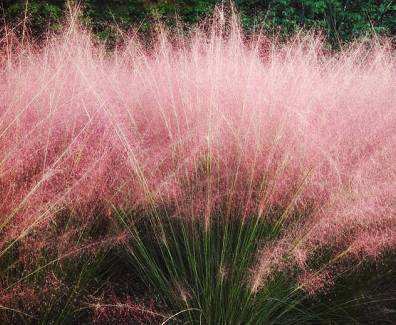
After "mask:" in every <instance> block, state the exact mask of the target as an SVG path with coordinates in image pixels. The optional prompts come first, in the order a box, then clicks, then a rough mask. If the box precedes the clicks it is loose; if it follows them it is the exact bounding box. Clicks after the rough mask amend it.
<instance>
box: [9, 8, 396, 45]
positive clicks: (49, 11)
mask: <svg viewBox="0 0 396 325" xmlns="http://www.w3.org/2000/svg"><path fill="white" fill-rule="evenodd" d="M76 2H78V3H80V4H81V5H82V8H83V20H84V21H85V22H86V23H87V24H88V25H89V26H90V27H91V28H92V29H93V30H94V31H95V33H96V34H97V35H98V36H99V37H100V38H102V39H106V40H108V41H110V42H114V41H115V40H116V39H117V36H118V31H119V30H122V31H125V30H128V29H129V28H130V27H131V26H135V27H138V28H139V29H140V31H142V32H147V31H149V30H150V29H151V27H152V26H153V22H154V21H155V20H158V19H161V20H162V21H164V22H166V23H167V24H168V25H170V26H172V25H174V24H175V21H176V19H175V18H176V17H178V19H179V20H180V21H182V22H183V23H185V24H186V25H187V26H189V25H193V24H194V23H196V22H198V21H199V20H200V19H201V18H203V17H207V16H209V15H210V14H211V13H212V11H213V9H214V7H215V6H216V5H219V4H221V3H222V1H218V0H210V1H200V0H183V1H169V0H168V1H164V0H160V1H143V0H111V1H104V0H85V1H69V3H76ZM225 3H228V2H227V1H225ZM66 4H67V1H65V0H52V1H40V0H30V1H25V0H20V1H14V0H5V1H3V4H2V7H3V8H2V9H3V16H4V18H5V20H6V21H8V22H13V23H16V22H18V21H20V19H21V18H23V17H25V15H26V16H27V17H29V27H30V29H31V31H32V33H33V35H35V36H39V35H42V34H43V32H44V31H45V30H47V29H48V28H49V29H50V30H57V29H59V27H60V23H61V21H62V17H63V15H64V12H65V10H64V9H65V8H66V7H67V5H66ZM235 6H236V8H237V10H238V12H239V13H240V16H241V21H242V25H243V27H244V29H245V30H246V31H247V32H250V31H254V30H258V29H263V30H264V31H266V32H267V33H270V34H273V33H276V34H278V35H280V36H282V37H284V36H288V35H290V34H291V33H293V32H295V31H296V30H298V29H300V28H301V27H303V28H305V29H312V28H313V29H320V30H322V31H324V33H325V35H326V36H327V38H328V40H329V42H330V43H331V44H333V45H336V46H338V45H340V44H342V43H344V42H348V41H351V40H353V39H354V38H356V37H360V36H363V35H366V34H370V33H373V32H375V33H379V34H384V35H393V34H394V33H395V31H396V18H395V17H396V14H395V13H396V5H395V3H394V2H393V1H392V0H353V1H352V0H300V1H296V0H277V1H274V0H266V1H259V0H237V1H235Z"/></svg>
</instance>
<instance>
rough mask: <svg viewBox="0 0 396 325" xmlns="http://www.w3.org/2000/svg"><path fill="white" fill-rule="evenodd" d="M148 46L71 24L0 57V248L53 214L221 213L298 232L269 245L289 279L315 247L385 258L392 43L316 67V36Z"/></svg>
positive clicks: (395, 91) (393, 142)
mask: <svg viewBox="0 0 396 325" xmlns="http://www.w3.org/2000/svg"><path fill="white" fill-rule="evenodd" d="M157 36H158V37H157V40H156V42H154V44H153V46H152V47H151V48H150V49H147V48H145V47H144V46H142V45H141V44H140V43H139V42H138V41H137V40H136V39H134V38H131V39H128V40H126V42H125V45H124V46H123V47H120V48H119V49H117V51H115V52H114V53H112V54H108V53H106V52H105V50H104V49H103V48H101V47H100V46H95V45H94V44H93V42H92V41H91V39H90V37H89V34H88V33H86V32H84V31H82V30H80V29H78V28H76V27H75V26H74V25H71V26H70V28H69V29H66V30H65V32H64V34H62V35H61V36H59V37H55V38H53V39H51V40H49V41H48V42H47V44H45V46H44V47H43V48H42V49H32V48H29V49H28V50H26V49H24V48H22V49H19V50H16V51H14V52H12V51H6V54H7V55H6V54H4V55H3V57H2V60H1V62H2V66H1V71H0V103H1V104H0V223H1V231H2V232H3V233H5V234H7V235H5V236H3V237H2V243H3V245H4V244H6V243H7V242H9V241H10V240H12V239H15V238H19V237H23V236H24V234H26V233H27V232H29V231H31V229H34V227H38V226H39V225H45V223H46V222H48V221H49V220H50V219H51V218H52V217H53V216H54V214H55V213H56V212H57V211H59V210H61V209H63V208H65V207H67V208H69V209H74V210H78V211H84V209H91V208H92V209H94V208H95V207H96V206H101V207H104V209H105V210H106V209H107V210H106V211H108V209H111V207H112V206H113V205H114V206H117V207H122V208H126V209H137V208H153V207H155V206H159V205H164V206H170V207H172V211H173V213H174V214H175V215H183V216H187V217H191V218H202V219H203V220H204V221H205V222H206V223H207V224H209V223H210V220H211V218H212V215H213V211H215V210H219V209H221V210H222V212H223V217H224V218H230V217H236V216H237V217H241V218H248V217H251V216H257V215H258V216H260V217H261V218H268V220H271V221H273V222H279V224H280V225H282V224H289V223H297V226H292V227H290V229H289V232H288V233H286V234H284V238H283V239H282V243H280V244H279V245H280V246H281V247H282V249H284V250H291V251H292V252H294V253H293V254H294V256H295V260H296V261H297V264H298V265H300V267H303V265H304V264H305V261H306V259H308V258H309V256H310V255H311V254H313V253H314V252H315V251H317V250H318V249H320V248H321V247H325V246H331V247H333V246H334V247H335V252H343V251H345V250H348V249H349V250H350V251H354V252H359V254H366V255H370V256H376V255H377V254H379V253H380V252H381V251H382V249H384V248H387V249H388V248H391V249H393V248H394V246H395V241H394V238H395V230H394V229H395V227H394V223H395V202H396V187H395V184H396V164H395V158H396V155H395V154H396V82H395V81H396V80H395V72H396V67H395V60H394V51H393V49H392V48H391V47H390V45H389V44H387V43H384V44H382V45H381V44H377V43H375V42H374V41H373V42H370V43H369V44H367V43H357V44H355V45H353V46H351V47H350V48H349V49H345V50H343V51H341V52H339V53H337V54H328V53H326V51H325V50H324V48H323V45H322V42H321V40H320V39H318V38H317V37H313V36H301V35H300V36H296V38H295V39H293V40H292V41H291V42H290V43H288V44H286V45H279V44H277V43H276V42H272V41H269V40H268V39H266V38H264V37H262V36H260V35H257V37H255V38H251V39H249V40H248V39H245V38H244V36H243V34H242V33H241V32H240V29H239V27H238V24H237V23H236V22H235V21H233V23H232V24H231V26H228V27H227V28H225V27H224V26H222V25H221V23H219V22H218V23H217V24H216V23H215V24H214V25H213V26H212V30H211V31H209V32H204V31H203V30H201V31H200V30H197V31H196V32H195V33H193V34H192V35H191V36H189V37H185V38H183V37H180V38H179V39H175V40H171V38H170V37H169V36H168V35H167V34H166V32H165V31H160V32H159V34H158V35H157ZM10 53H12V54H11V56H10ZM279 211H280V212H279ZM86 214H87V215H88V214H89V213H86ZM296 214H298V215H300V216H301V215H302V216H303V217H302V218H300V219H299V220H298V221H297V220H295V218H294V216H295V215H296ZM81 215H82V216H83V215H84V213H81ZM285 243H287V245H286V244H285ZM276 245H277V243H274V245H273V247H272V248H270V249H271V250H274V252H277V254H275V255H277V256H278V257H279V258H281V256H282V254H281V253H280V250H279V248H277V247H276ZM263 256H264V255H263ZM263 258H264V257H263ZM265 263H267V264H268V261H266V262H265ZM265 263H264V264H265ZM261 269H262V272H261V273H262V274H265V271H264V266H262V267H261ZM256 280H258V279H256ZM257 285H258V284H257Z"/></svg>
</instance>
